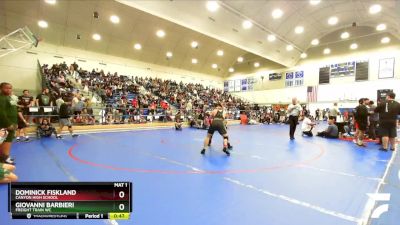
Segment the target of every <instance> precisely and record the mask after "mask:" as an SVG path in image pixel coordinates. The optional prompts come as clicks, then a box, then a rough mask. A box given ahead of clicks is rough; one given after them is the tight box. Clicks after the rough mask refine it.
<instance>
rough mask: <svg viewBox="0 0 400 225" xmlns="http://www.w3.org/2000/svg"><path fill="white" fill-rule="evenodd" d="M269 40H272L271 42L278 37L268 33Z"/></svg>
mask: <svg viewBox="0 0 400 225" xmlns="http://www.w3.org/2000/svg"><path fill="white" fill-rule="evenodd" d="M267 39H268V41H270V42H273V41H275V40H276V37H275V35H273V34H270V35H268V38H267Z"/></svg>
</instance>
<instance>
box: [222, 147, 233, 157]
mask: <svg viewBox="0 0 400 225" xmlns="http://www.w3.org/2000/svg"><path fill="white" fill-rule="evenodd" d="M222 151H223V152H225V154H226V155H227V156H230V155H231V153H229V152H228V150H227V149H226V148H224V149H222Z"/></svg>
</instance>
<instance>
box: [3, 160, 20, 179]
mask: <svg viewBox="0 0 400 225" xmlns="http://www.w3.org/2000/svg"><path fill="white" fill-rule="evenodd" d="M14 170H15V166H13V165H10V164H3V163H0V184H2V183H10V182H15V181H17V180H18V177H17V175H15V174H14Z"/></svg>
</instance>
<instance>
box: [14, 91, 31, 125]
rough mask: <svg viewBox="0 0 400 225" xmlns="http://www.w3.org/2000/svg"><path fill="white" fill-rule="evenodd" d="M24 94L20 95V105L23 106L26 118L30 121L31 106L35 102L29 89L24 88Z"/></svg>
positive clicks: (23, 113)
mask: <svg viewBox="0 0 400 225" xmlns="http://www.w3.org/2000/svg"><path fill="white" fill-rule="evenodd" d="M22 93H23V95H21V96H19V97H18V105H20V106H21V108H22V115H24V117H25V120H26V121H27V122H28V123H29V121H30V120H29V119H30V118H29V115H30V112H29V107H31V106H32V105H33V103H34V101H33V97H32V96H31V95H30V94H29V91H28V90H24V91H23V92H22Z"/></svg>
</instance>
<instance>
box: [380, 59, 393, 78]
mask: <svg viewBox="0 0 400 225" xmlns="http://www.w3.org/2000/svg"><path fill="white" fill-rule="evenodd" d="M378 77H379V79H384V78H393V77H394V58H387V59H379V73H378Z"/></svg>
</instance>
